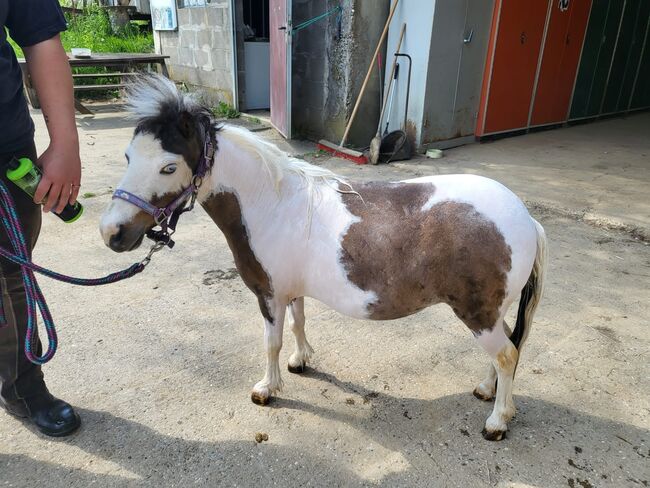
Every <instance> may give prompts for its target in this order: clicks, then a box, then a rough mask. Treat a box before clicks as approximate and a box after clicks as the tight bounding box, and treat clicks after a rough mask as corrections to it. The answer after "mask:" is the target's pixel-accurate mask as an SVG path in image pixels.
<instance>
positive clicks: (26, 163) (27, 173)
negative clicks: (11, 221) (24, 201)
mask: <svg viewBox="0 0 650 488" xmlns="http://www.w3.org/2000/svg"><path fill="white" fill-rule="evenodd" d="M7 166H8V169H7V179H8V180H9V181H11V182H12V183H14V184H15V185H16V186H17V187H19V188H20V189H21V190H23V191H24V192H25V193H27V194H28V195H29V196H30V197H32V198H34V194H35V193H36V188H38V184H39V183H40V182H41V178H42V177H43V175H42V173H41V170H40V169H38V167H37V166H36V165H35V164H34V163H32V161H31V159H29V158H20V159H16V158H13V159H12V160H11V161H9V164H8V165H7ZM83 211H84V208H83V206H82V205H81V204H80V203H79V202H75V203H74V205H70V204H69V203H68V204H67V205H66V206H65V208H64V209H63V211H62V212H61V213H56V212H54V211H53V212H52V213H53V214H54V215H56V216H57V217H59V218H60V219H61V220H63V221H64V222H65V223H66V224H71V223H72V222H74V221H76V220H78V219H79V217H81V214H83Z"/></svg>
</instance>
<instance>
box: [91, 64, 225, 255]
mask: <svg viewBox="0 0 650 488" xmlns="http://www.w3.org/2000/svg"><path fill="white" fill-rule="evenodd" d="M128 108H129V111H130V112H131V113H132V115H133V116H134V117H135V119H136V121H137V125H136V128H135V131H134V133H133V139H132V140H131V143H130V144H129V147H128V148H127V149H126V153H125V156H126V161H127V168H126V173H125V174H124V177H123V178H122V181H121V182H120V184H119V189H120V190H123V191H124V192H128V193H129V194H132V195H135V196H137V197H138V198H139V199H141V200H144V201H145V202H148V203H150V204H151V205H153V206H154V207H159V208H161V207H166V206H167V205H169V204H170V203H171V202H173V201H174V200H175V199H176V198H177V197H178V196H179V195H180V194H181V193H182V192H183V190H185V189H186V188H187V187H188V186H189V185H190V183H191V181H192V176H193V175H194V173H195V171H196V168H197V166H198V164H199V161H200V159H201V157H202V153H203V147H204V141H205V138H206V137H213V135H214V130H215V129H214V126H213V124H212V121H211V118H210V112H209V111H208V110H207V109H206V108H205V107H203V106H201V105H200V104H198V103H197V102H195V101H194V100H193V99H192V98H191V97H190V96H189V95H186V94H183V93H181V92H179V91H178V89H177V88H176V85H174V83H173V82H171V81H170V80H168V79H167V78H164V77H162V76H157V75H149V76H146V77H143V78H141V79H139V80H138V81H137V82H135V83H134V84H133V85H132V86H131V87H130V88H129V90H128ZM155 225H156V222H155V221H154V218H153V216H152V215H150V214H149V213H147V212H145V211H143V210H142V209H141V208H139V207H138V206H136V205H134V204H132V203H129V202H128V201H125V200H121V199H113V201H112V202H111V204H110V205H109V206H108V208H107V209H106V211H105V212H104V215H103V217H102V220H101V224H100V231H101V234H102V237H103V238H104V242H105V243H106V245H107V246H109V247H110V248H111V249H112V250H114V251H117V252H123V251H131V250H133V249H136V248H137V247H138V246H139V245H140V244H141V243H142V239H143V238H144V235H145V233H146V232H147V231H148V230H149V229H151V228H153V227H154V226H155Z"/></svg>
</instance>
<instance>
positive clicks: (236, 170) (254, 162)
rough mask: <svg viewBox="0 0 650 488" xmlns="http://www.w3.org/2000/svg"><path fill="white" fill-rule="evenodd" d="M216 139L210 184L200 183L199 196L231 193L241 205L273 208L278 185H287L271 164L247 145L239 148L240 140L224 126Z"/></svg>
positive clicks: (276, 199)
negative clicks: (277, 176) (230, 134)
mask: <svg viewBox="0 0 650 488" xmlns="http://www.w3.org/2000/svg"><path fill="white" fill-rule="evenodd" d="M216 139H217V151H216V154H215V160H214V166H213V167H212V171H211V174H210V176H209V182H208V183H209V184H207V185H203V187H202V191H201V193H200V194H199V199H200V200H205V199H206V198H207V197H209V196H210V195H211V194H215V193H220V192H233V193H235V194H236V195H237V197H238V198H239V199H240V201H241V204H242V205H246V206H249V205H255V206H256V207H259V208H261V209H266V210H272V208H273V207H274V206H275V204H276V203H277V202H278V200H279V199H280V193H279V191H280V187H281V185H286V184H287V181H284V180H282V179H278V178H276V174H274V172H273V167H272V166H270V167H269V166H268V165H267V164H265V163H264V160H263V158H262V156H261V155H260V154H258V153H256V152H255V151H254V150H252V149H251V148H250V147H243V148H242V147H241V146H240V144H241V142H240V141H237V140H234V139H233V138H231V137H229V134H228V130H227V129H226V130H223V131H221V132H218V133H217V138H216ZM276 171H277V170H276ZM291 179H292V180H293V179H294V178H291Z"/></svg>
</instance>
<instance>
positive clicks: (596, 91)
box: [586, 0, 625, 117]
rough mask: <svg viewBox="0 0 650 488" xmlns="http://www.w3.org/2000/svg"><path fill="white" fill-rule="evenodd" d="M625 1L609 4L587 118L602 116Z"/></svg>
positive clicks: (615, 1)
mask: <svg viewBox="0 0 650 488" xmlns="http://www.w3.org/2000/svg"><path fill="white" fill-rule="evenodd" d="M624 5H625V0H612V1H610V2H609V9H608V12H607V21H606V22H605V29H604V30H603V36H602V41H601V46H600V52H599V53H598V64H597V65H596V70H595V71H594V81H593V83H592V85H591V93H590V94H589V103H588V104H587V114H586V115H587V116H588V117H593V116H595V115H599V114H601V113H602V112H601V108H602V105H603V101H604V96H605V89H606V88H607V79H608V78H609V73H610V67H611V66H612V60H613V59H612V58H613V56H614V49H615V48H616V38H617V37H618V33H619V27H620V25H621V16H622V15H623V6H624Z"/></svg>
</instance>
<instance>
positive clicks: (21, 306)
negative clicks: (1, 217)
mask: <svg viewBox="0 0 650 488" xmlns="http://www.w3.org/2000/svg"><path fill="white" fill-rule="evenodd" d="M14 156H15V157H19V158H20V157H28V158H30V159H31V160H32V161H36V149H35V147H34V145H33V144H32V145H30V146H29V147H26V148H24V149H23V150H21V151H15V152H14V153H11V154H0V179H1V180H2V182H3V183H4V184H5V186H6V187H7V188H8V189H9V191H10V193H11V195H12V197H13V199H14V202H15V204H16V212H17V214H18V217H19V219H20V223H21V225H22V227H23V232H24V233H25V240H26V241H27V244H28V246H29V251H30V253H31V250H32V249H33V248H34V246H35V245H36V241H37V239H38V234H39V232H40V229H41V209H40V207H39V206H38V205H36V204H34V202H33V201H32V199H31V198H30V197H29V196H28V195H27V194H25V193H24V192H23V191H22V190H20V189H19V188H18V187H17V186H16V185H15V184H13V183H11V182H9V181H8V180H7V178H6V176H5V173H6V163H7V162H8V161H9V160H10V159H11V158H12V157H14ZM0 246H2V247H4V248H5V249H11V244H10V242H9V238H8V236H7V233H6V231H5V230H4V229H0ZM0 293H1V299H2V316H1V317H0V405H2V406H4V407H5V408H6V409H7V411H8V412H9V413H12V414H13V415H16V416H18V417H28V418H30V419H31V420H32V421H33V422H34V423H35V424H36V426H37V427H38V428H39V429H40V430H41V431H42V432H44V433H46V434H49V435H66V434H67V433H69V432H72V431H73V430H74V429H76V427H78V425H79V419H78V416H77V415H76V414H75V413H74V410H72V407H70V406H69V405H68V404H66V403H65V402H62V401H60V400H57V399H56V398H54V397H52V395H50V394H49V392H48V390H47V388H46V386H45V382H44V380H43V373H42V371H41V367H40V366H38V365H36V364H33V363H32V362H30V361H29V360H28V359H27V357H26V356H25V352H24V350H25V333H26V328H27V304H26V298H25V288H24V285H23V281H22V276H21V273H20V267H19V266H18V265H16V264H13V263H11V262H8V261H7V260H5V259H0ZM35 352H36V353H37V354H39V355H40V354H41V353H42V348H41V343H40V341H37V344H36V347H35Z"/></svg>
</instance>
